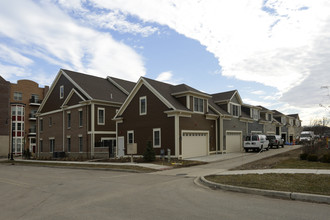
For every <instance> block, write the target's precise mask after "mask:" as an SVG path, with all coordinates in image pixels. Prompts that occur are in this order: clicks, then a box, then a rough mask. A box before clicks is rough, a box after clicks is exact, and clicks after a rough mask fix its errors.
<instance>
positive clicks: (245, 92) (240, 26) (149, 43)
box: [0, 0, 330, 125]
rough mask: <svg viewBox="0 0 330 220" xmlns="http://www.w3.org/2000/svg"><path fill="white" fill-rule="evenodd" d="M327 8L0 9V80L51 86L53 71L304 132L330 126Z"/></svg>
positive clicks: (267, 3) (121, 5) (155, 1)
mask: <svg viewBox="0 0 330 220" xmlns="http://www.w3.org/2000/svg"><path fill="white" fill-rule="evenodd" d="M329 11H330V3H328V1H326V0H315V1H308V0H286V1H284V0H283V1H280V0H250V1H249V0H237V1H221V0H205V1H198V0H186V1H184V0H180V1H175V0H134V1H130V0H68V1H64V0H41V1H37V0H35V1H33V0H11V1H1V2H0V74H1V76H2V77H3V78H5V79H6V80H9V81H11V82H13V83H15V82H16V81H17V80H19V79H31V80H34V81H36V82H38V83H39V84H40V85H42V86H43V85H50V84H51V83H52V81H53V79H54V77H55V75H56V74H57V72H58V70H59V69H60V68H66V69H71V70H74V71H81V72H85V73H88V74H91V75H96V76H100V77H106V76H107V75H111V76H114V77H119V78H123V79H127V80H132V81H137V80H138V78H139V77H140V76H145V77H148V78H152V79H157V80H160V81H164V82H168V83H172V84H180V83H185V84H188V85H189V86H192V87H194V88H196V89H199V90H201V91H203V92H207V93H210V94H212V93H217V92H223V91H228V90H233V89H237V90H238V91H239V93H240V95H241V97H242V99H243V101H244V102H245V103H247V104H252V105H263V106H265V107H267V108H269V109H277V110H279V111H281V112H283V113H285V114H292V113H299V115H300V118H301V119H302V120H303V124H305V125H308V124H310V122H311V121H312V120H315V119H321V118H322V117H328V118H330V113H329V110H327V109H326V108H324V107H320V104H322V105H323V106H326V107H327V108H328V109H330V106H329V105H330V97H329V96H328V94H329V90H328V89H327V88H323V89H321V87H324V86H330V73H329V70H330V29H329V26H330V14H329Z"/></svg>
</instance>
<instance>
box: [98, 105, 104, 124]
mask: <svg viewBox="0 0 330 220" xmlns="http://www.w3.org/2000/svg"><path fill="white" fill-rule="evenodd" d="M100 110H103V123H100V120H99V119H100ZM97 124H98V125H105V108H101V107H98V108H97Z"/></svg>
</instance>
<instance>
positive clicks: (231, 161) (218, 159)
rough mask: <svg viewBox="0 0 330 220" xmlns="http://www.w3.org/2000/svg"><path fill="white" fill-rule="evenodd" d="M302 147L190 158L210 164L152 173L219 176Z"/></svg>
mask: <svg viewBox="0 0 330 220" xmlns="http://www.w3.org/2000/svg"><path fill="white" fill-rule="evenodd" d="M300 147H302V146H301V145H294V146H285V147H284V148H279V149H270V150H269V151H263V152H260V153H255V152H249V153H232V154H231V153H229V154H224V155H222V154H219V155H210V156H206V157H198V158H191V159H192V160H199V161H206V162H210V163H209V164H206V165H200V166H192V167H186V168H180V169H171V170H165V171H158V172H154V173H153V174H154V175H169V176H188V177H199V176H206V175H211V174H219V173H222V172H225V171H227V170H229V169H233V168H235V167H238V166H240V165H243V164H246V163H250V162H253V161H256V160H260V159H263V158H266V157H270V156H274V155H276V154H280V153H284V152H287V151H290V150H295V149H298V148H300Z"/></svg>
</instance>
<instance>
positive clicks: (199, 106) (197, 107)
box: [194, 97, 204, 112]
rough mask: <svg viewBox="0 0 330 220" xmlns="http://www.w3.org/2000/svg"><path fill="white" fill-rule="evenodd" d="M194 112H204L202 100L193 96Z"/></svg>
mask: <svg viewBox="0 0 330 220" xmlns="http://www.w3.org/2000/svg"><path fill="white" fill-rule="evenodd" d="M194 112H204V100H203V99H200V98H196V97H194Z"/></svg>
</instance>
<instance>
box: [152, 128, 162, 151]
mask: <svg viewBox="0 0 330 220" xmlns="http://www.w3.org/2000/svg"><path fill="white" fill-rule="evenodd" d="M160 141H161V137H160V128H155V129H153V144H154V147H160V143H161V142H160Z"/></svg>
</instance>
